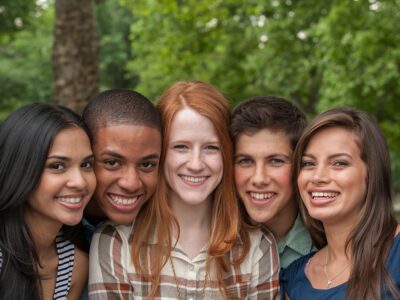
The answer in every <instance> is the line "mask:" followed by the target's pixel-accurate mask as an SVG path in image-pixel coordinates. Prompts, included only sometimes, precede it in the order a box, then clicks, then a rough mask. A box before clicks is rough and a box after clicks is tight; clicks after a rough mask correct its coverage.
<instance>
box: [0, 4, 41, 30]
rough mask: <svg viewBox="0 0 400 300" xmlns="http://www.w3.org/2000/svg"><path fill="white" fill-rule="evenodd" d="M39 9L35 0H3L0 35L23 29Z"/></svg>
mask: <svg viewBox="0 0 400 300" xmlns="http://www.w3.org/2000/svg"><path fill="white" fill-rule="evenodd" d="M38 9H39V7H38V6H37V5H36V1H35V0H1V1H0V37H3V38H4V35H5V34H9V33H13V32H16V31H20V30H22V29H23V28H24V25H26V24H28V23H29V22H30V21H31V18H32V16H33V15H34V13H35V11H37V10H38Z"/></svg>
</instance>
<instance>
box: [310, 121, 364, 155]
mask: <svg viewBox="0 0 400 300" xmlns="http://www.w3.org/2000/svg"><path fill="white" fill-rule="evenodd" d="M358 140H359V139H358V137H357V136H356V135H355V134H354V132H353V131H351V130H348V129H346V128H343V127H328V128H323V129H321V130H319V131H317V132H316V133H315V134H314V135H313V136H312V137H311V138H310V140H309V142H308V144H307V146H306V150H305V151H306V152H307V151H317V152H320V151H322V149H323V150H324V151H326V152H329V153H330V152H332V153H334V152H337V151H339V150H342V152H344V151H351V152H357V153H359V152H360V147H359V143H358Z"/></svg>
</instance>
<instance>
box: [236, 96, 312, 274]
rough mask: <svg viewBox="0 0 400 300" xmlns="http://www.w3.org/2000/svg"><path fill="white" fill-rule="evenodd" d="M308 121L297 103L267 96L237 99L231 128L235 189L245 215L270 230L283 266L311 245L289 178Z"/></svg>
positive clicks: (291, 180) (306, 250)
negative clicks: (293, 156) (293, 157)
mask: <svg viewBox="0 0 400 300" xmlns="http://www.w3.org/2000/svg"><path fill="white" fill-rule="evenodd" d="M306 125H307V120H306V116H305V114H304V113H303V112H302V111H301V110H300V109H299V108H298V107H297V106H295V105H294V104H292V103H291V102H289V101H287V100H285V99H283V98H279V97H272V96H265V97H254V98H251V99H248V100H247V101H244V102H242V103H240V104H239V105H238V106H237V107H236V108H235V109H234V111H233V116H232V122H231V127H230V130H231V136H232V139H233V142H234V145H235V182H236V189H237V192H238V195H239V196H240V199H241V200H242V203H243V204H244V207H245V210H246V212H247V216H246V218H247V219H248V221H249V222H252V223H259V224H262V225H263V226H266V227H267V228H268V229H269V230H270V231H271V232H272V233H273V234H274V236H275V239H276V240H277V242H278V250H279V257H280V264H281V267H283V268H286V267H287V266H288V265H289V264H290V263H291V262H292V261H294V260H295V259H297V258H298V257H300V256H302V255H305V254H307V253H309V252H310V251H311V250H312V241H311V238H310V235H309V233H308V231H307V230H306V229H305V227H304V226H303V223H302V221H301V219H300V216H299V212H298V202H297V201H300V200H297V199H296V196H295V193H294V186H293V178H292V153H293V151H294V148H295V147H296V143H297V141H298V139H299V137H300V135H301V133H302V132H303V130H304V128H305V127H306Z"/></svg>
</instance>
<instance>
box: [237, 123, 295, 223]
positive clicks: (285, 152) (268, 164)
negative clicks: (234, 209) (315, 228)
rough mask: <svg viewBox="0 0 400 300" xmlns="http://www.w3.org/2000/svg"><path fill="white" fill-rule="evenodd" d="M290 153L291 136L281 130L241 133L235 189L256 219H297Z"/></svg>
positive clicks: (267, 221) (258, 220) (257, 220)
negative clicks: (249, 133)
mask: <svg viewBox="0 0 400 300" xmlns="http://www.w3.org/2000/svg"><path fill="white" fill-rule="evenodd" d="M291 156H292V149H291V147H290V141H289V137H288V136H287V135H286V134H285V133H284V132H282V131H271V130H269V129H262V130H259V131H257V132H256V133H254V134H251V135H247V134H245V133H243V134H241V135H239V137H238V139H237V142H236V152H235V183H236V189H237V192H238V194H239V196H240V198H241V200H242V201H243V203H244V206H245V208H246V210H247V213H248V214H249V216H250V217H251V218H252V219H253V220H254V221H255V222H258V223H263V224H266V225H267V226H268V225H269V224H279V225H280V226H282V224H283V223H282V222H290V220H289V219H290V218H291V219H293V220H294V218H295V216H296V213H297V211H296V205H295V201H294V199H293V187H292V182H291V175H292V173H291V172H292V168H291ZM293 220H292V221H293Z"/></svg>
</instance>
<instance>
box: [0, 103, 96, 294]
mask: <svg viewBox="0 0 400 300" xmlns="http://www.w3.org/2000/svg"><path fill="white" fill-rule="evenodd" d="M92 164H93V155H92V150H91V147H90V142H89V138H88V135H87V133H86V129H85V128H84V127H83V125H82V124H81V122H80V118H79V116H78V115H76V114H75V113H73V112H72V111H70V110H69V109H66V108H63V107H61V106H55V105H50V104H31V105H28V106H25V107H22V108H20V109H18V110H16V111H15V112H14V113H12V114H11V115H10V116H9V117H8V118H7V119H6V120H5V121H4V122H3V123H2V124H1V125H0V299H15V300H20V299H33V300H41V299H67V298H68V299H79V297H80V294H81V292H82V290H83V288H84V286H85V284H86V280H87V272H88V270H87V256H86V255H85V254H84V253H83V251H80V250H79V249H77V248H76V247H75V246H74V244H73V243H74V242H77V240H78V233H77V229H78V228H76V227H75V225H77V224H79V222H80V220H81V219H82V214H83V209H84V207H85V205H86V204H87V203H88V201H89V199H90V197H91V195H92V193H93V191H94V188H95V185H96V181H95V177H94V173H93V169H92Z"/></svg>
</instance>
